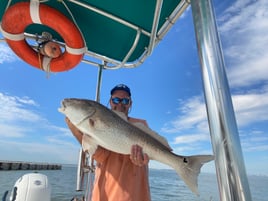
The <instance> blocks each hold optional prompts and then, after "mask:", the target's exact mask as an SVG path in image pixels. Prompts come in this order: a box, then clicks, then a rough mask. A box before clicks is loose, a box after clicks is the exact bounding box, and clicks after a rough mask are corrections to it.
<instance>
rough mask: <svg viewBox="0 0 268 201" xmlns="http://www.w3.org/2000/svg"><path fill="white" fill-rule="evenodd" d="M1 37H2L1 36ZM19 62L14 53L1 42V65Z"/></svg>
mask: <svg viewBox="0 0 268 201" xmlns="http://www.w3.org/2000/svg"><path fill="white" fill-rule="evenodd" d="M0 36H1V35H0ZM16 60H18V59H17V57H16V56H15V54H14V53H13V51H11V49H10V48H9V47H8V46H7V45H6V44H4V43H1V41H0V64H2V63H6V62H13V61H16Z"/></svg>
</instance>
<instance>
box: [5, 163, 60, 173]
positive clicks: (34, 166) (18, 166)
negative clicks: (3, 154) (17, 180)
mask: <svg viewBox="0 0 268 201" xmlns="http://www.w3.org/2000/svg"><path fill="white" fill-rule="evenodd" d="M61 169H62V165H61V164H56V163H41V162H40V163H38V162H25V161H0V171H4V170H61Z"/></svg>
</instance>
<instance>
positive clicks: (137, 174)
mask: <svg viewBox="0 0 268 201" xmlns="http://www.w3.org/2000/svg"><path fill="white" fill-rule="evenodd" d="M129 121H130V122H142V123H144V124H145V125H146V126H147V123H146V121H144V120H140V119H134V118H129ZM129 151H130V150H129ZM93 158H94V159H95V160H96V161H97V165H96V172H95V181H94V187H93V191H92V201H150V200H151V196H150V187H149V181H148V166H147V165H144V166H142V167H139V166H137V165H134V164H133V163H132V161H131V160H130V155H123V154H118V153H115V152H112V151H109V150H106V149H104V148H102V147H98V149H97V150H96V152H95V154H94V155H93Z"/></svg>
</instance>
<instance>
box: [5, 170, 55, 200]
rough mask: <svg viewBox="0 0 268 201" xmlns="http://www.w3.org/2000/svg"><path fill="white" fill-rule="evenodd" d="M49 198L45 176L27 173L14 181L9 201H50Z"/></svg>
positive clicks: (49, 189)
mask: <svg viewBox="0 0 268 201" xmlns="http://www.w3.org/2000/svg"><path fill="white" fill-rule="evenodd" d="M50 197H51V187H50V184H49V182H48V178H47V176H46V175H43V174H40V173H29V174H25V175H23V176H22V177H20V178H19V179H18V180H17V181H16V183H15V185H14V188H13V189H12V192H11V196H10V201H50Z"/></svg>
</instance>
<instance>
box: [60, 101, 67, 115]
mask: <svg viewBox="0 0 268 201" xmlns="http://www.w3.org/2000/svg"><path fill="white" fill-rule="evenodd" d="M65 109H66V105H65V104H64V100H63V101H61V107H59V108H58V111H59V112H61V113H64V111H65Z"/></svg>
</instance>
